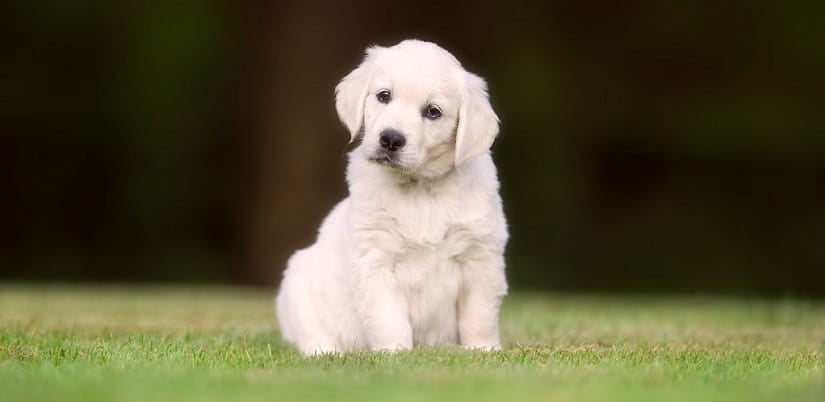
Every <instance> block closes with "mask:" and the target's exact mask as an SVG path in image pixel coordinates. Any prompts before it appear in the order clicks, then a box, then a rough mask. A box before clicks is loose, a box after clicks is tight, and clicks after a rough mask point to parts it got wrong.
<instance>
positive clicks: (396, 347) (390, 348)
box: [372, 344, 412, 354]
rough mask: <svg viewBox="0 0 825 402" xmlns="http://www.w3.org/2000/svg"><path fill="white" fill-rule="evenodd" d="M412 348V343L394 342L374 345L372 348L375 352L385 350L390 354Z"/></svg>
mask: <svg viewBox="0 0 825 402" xmlns="http://www.w3.org/2000/svg"><path fill="white" fill-rule="evenodd" d="M410 349H412V345H403V344H395V345H391V344H388V345H383V346H374V347H372V350H373V351H375V352H386V353H390V354H396V353H398V352H403V351H406V350H410Z"/></svg>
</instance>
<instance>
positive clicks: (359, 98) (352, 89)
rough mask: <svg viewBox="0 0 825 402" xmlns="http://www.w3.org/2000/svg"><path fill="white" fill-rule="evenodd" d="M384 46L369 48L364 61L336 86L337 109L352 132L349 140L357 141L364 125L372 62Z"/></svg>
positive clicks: (339, 116) (339, 115)
mask: <svg viewBox="0 0 825 402" xmlns="http://www.w3.org/2000/svg"><path fill="white" fill-rule="evenodd" d="M382 49H384V48H382V47H379V46H372V47H370V48H368V49H367V53H366V56H364V61H362V62H361V64H360V65H359V66H358V67H356V68H355V70H352V71H351V72H350V73H349V74H347V76H346V77H344V78H343V79H341V82H339V83H338V85H336V86H335V109H336V110H337V111H338V118H340V119H341V122H342V123H344V125H345V126H347V129H348V130H349V133H350V140H349V142H350V143H351V142H353V141H355V138H356V137H358V134H359V133H360V132H361V130H362V129H363V126H364V103H365V102H366V100H367V91H368V90H369V81H370V77H371V75H372V64H373V60H374V59H375V56H376V54H377V53H378V52H379V51H381V50H382Z"/></svg>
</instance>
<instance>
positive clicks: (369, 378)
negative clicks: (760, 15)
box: [0, 285, 825, 402]
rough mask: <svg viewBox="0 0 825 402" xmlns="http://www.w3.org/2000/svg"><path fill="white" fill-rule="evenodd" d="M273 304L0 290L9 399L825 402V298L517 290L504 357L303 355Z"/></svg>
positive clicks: (232, 294)
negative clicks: (281, 327)
mask: <svg viewBox="0 0 825 402" xmlns="http://www.w3.org/2000/svg"><path fill="white" fill-rule="evenodd" d="M272 296H273V294H272V293H271V292H260V291H250V290H243V289H225V288H224V289H221V288H181V289H178V288H146V287H143V288H140V287H137V288H136V287H82V288H81V287H49V286H46V287H34V286H13V285H5V286H0V400H4V401H27V400H40V401H84V402H86V401H119V402H120V401H199V402H202V401H226V400H260V401H288V400H299V399H314V400H324V401H348V400H349V401H364V400H375V401H421V400H445V401H462V400H468V401H506V402H516V401H522V400H523V401H541V400H545V401H554V400H559V401H578V400H585V401H588V400H590V401H596V400H609V401H616V400H627V401H644V400H651V401H654V400H655V401H662V400H666V401H668V402H675V401H680V400H743V401H745V400H747V401H763V400H764V401H768V400H776V401H789V400H809V401H815V400H817V401H822V400H825V366H824V365H823V349H825V303H823V302H804V301H793V300H778V301H766V300H752V299H744V300H741V299H723V298H702V297H614V296H585V295H557V294H550V295H539V294H515V295H513V296H510V297H508V298H507V299H506V302H505V306H504V309H503V312H502V336H503V339H504V342H505V347H504V350H502V351H500V352H495V353H482V352H473V351H463V350H460V349H457V348H438V349H432V348H417V349H415V350H413V351H410V352H404V353H399V354H395V355H387V354H378V353H367V352H362V353H353V354H347V355H343V356H322V357H315V358H303V357H301V356H300V355H298V354H296V352H295V351H294V350H292V349H291V348H290V347H288V346H287V345H285V344H284V343H282V342H281V341H280V340H279V336H278V330H277V326H276V323H275V318H274V313H273V310H274V308H273V300H272V299H273V298H272Z"/></svg>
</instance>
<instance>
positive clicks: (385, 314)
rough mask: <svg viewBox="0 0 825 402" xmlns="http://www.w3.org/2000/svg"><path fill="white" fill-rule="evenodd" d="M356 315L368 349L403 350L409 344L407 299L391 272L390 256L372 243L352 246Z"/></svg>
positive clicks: (410, 333)
mask: <svg viewBox="0 0 825 402" xmlns="http://www.w3.org/2000/svg"><path fill="white" fill-rule="evenodd" d="M356 256H357V258H355V259H354V261H353V262H354V264H355V270H356V271H357V272H358V278H359V286H358V291H359V292H358V294H356V295H355V297H356V298H357V300H358V309H359V313H360V314H359V315H360V317H361V322H362V323H363V325H364V330H365V331H366V336H367V341H368V343H369V346H370V349H372V350H405V349H410V348H412V346H413V340H412V327H411V326H410V322H409V318H408V316H409V314H408V309H407V300H406V298H405V297H404V294H403V292H402V291H401V289H400V288H399V286H398V283H397V281H396V279H395V275H394V274H393V271H392V268H393V265H392V264H393V261H392V257H391V256H390V255H388V254H387V253H386V252H384V251H382V250H380V249H378V248H376V247H373V248H370V249H363V248H362V249H360V252H359V250H356Z"/></svg>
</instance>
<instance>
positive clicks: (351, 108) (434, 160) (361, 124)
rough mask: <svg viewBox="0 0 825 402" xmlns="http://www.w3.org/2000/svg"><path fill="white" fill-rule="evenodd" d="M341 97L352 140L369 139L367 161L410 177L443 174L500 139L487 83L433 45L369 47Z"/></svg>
mask: <svg viewBox="0 0 825 402" xmlns="http://www.w3.org/2000/svg"><path fill="white" fill-rule="evenodd" d="M335 95H336V99H335V107H336V109H337V110H338V116H339V117H340V118H341V121H342V122H343V123H344V124H345V125H346V126H347V128H348V129H349V131H350V134H351V141H354V140H355V139H356V138H357V137H358V136H359V135H361V134H363V140H362V144H361V147H362V148H363V155H364V156H365V157H366V158H367V159H369V160H370V161H372V162H374V163H377V164H382V165H385V166H386V167H388V168H390V169H396V170H398V171H402V172H405V173H407V174H413V175H417V176H422V177H438V176H441V175H444V174H445V173H447V172H449V171H450V170H451V169H452V168H453V167H454V166H459V165H461V164H462V163H463V162H465V161H466V160H468V159H470V158H473V157H474V156H477V155H479V154H481V153H484V152H486V151H487V150H488V149H489V148H490V146H491V145H492V144H493V140H494V139H495V137H496V135H497V134H498V117H497V116H496V114H495V112H494V111H493V108H492V107H491V106H490V102H489V100H488V99H487V85H486V83H485V82H484V80H483V79H482V78H481V77H479V76H477V75H474V74H472V73H469V72H467V71H465V70H464V68H462V66H461V63H459V62H458V60H456V58H455V57H453V55H451V54H450V53H449V52H447V51H446V50H444V49H442V48H440V47H438V46H437V45H435V44H433V43H429V42H422V41H416V40H407V41H403V42H401V43H399V44H398V45H395V46H393V47H389V48H385V47H378V46H374V47H370V48H369V49H367V54H366V57H365V58H364V61H363V62H362V63H361V65H360V66H358V67H357V68H356V69H355V70H353V71H352V72H351V73H349V74H348V75H347V76H346V77H344V79H343V80H341V82H340V83H339V84H338V86H337V87H336V88H335Z"/></svg>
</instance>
